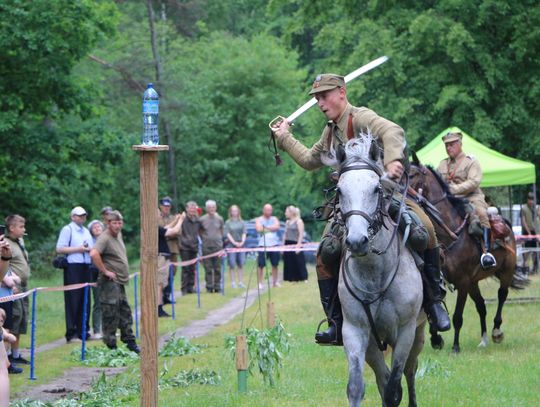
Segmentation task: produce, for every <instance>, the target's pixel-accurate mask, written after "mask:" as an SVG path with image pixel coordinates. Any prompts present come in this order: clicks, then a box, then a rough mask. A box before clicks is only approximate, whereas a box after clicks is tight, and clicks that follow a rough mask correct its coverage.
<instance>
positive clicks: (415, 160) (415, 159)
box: [411, 151, 420, 167]
mask: <svg viewBox="0 0 540 407" xmlns="http://www.w3.org/2000/svg"><path fill="white" fill-rule="evenodd" d="M411 155H412V162H413V164H414V165H416V166H417V167H419V166H420V159H419V158H418V156H417V155H416V151H413V152H412V154H411Z"/></svg>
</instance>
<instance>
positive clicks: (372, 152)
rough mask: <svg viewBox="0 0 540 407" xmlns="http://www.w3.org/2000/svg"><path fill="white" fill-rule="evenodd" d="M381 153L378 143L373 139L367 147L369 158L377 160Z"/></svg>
mask: <svg viewBox="0 0 540 407" xmlns="http://www.w3.org/2000/svg"><path fill="white" fill-rule="evenodd" d="M380 155H381V150H380V148H379V144H377V142H376V141H375V140H373V141H372V142H371V147H370V148H369V158H371V159H372V160H373V161H379V157H380Z"/></svg>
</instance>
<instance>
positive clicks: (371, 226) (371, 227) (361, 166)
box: [337, 160, 386, 241]
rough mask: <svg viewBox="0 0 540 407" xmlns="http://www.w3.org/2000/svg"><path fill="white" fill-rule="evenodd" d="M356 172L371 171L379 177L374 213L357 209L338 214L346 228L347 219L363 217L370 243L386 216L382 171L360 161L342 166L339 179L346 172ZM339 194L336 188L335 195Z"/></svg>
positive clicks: (368, 162) (372, 163)
mask: <svg viewBox="0 0 540 407" xmlns="http://www.w3.org/2000/svg"><path fill="white" fill-rule="evenodd" d="M358 170H369V171H373V172H375V173H376V174H377V176H378V177H379V187H378V191H379V192H378V197H377V206H376V208H375V211H373V213H371V214H368V213H366V212H364V211H361V210H359V209H351V210H350V211H347V212H341V211H340V212H339V213H340V214H341V222H342V223H343V225H344V226H345V228H346V227H347V224H346V222H347V219H348V218H350V217H351V216H361V217H363V218H364V219H365V220H366V221H367V223H368V233H369V239H370V241H371V240H372V239H373V237H374V236H375V235H376V234H377V232H378V231H379V230H380V229H381V227H382V226H383V225H384V221H383V216H384V215H385V214H386V212H385V209H384V205H383V202H384V196H383V187H382V184H381V181H380V179H381V177H382V175H383V172H382V169H381V168H380V167H379V166H378V165H377V164H375V163H374V162H371V161H368V160H361V162H360V163H358V164H351V165H347V166H344V167H342V168H340V170H339V177H341V175H343V174H344V173H346V172H348V171H358ZM339 194H340V191H339V188H337V195H339Z"/></svg>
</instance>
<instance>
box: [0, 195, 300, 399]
mask: <svg viewBox="0 0 540 407" xmlns="http://www.w3.org/2000/svg"><path fill="white" fill-rule="evenodd" d="M172 207H173V201H172V199H171V198H170V197H163V198H161V199H160V200H159V214H158V248H157V249H158V278H157V281H158V286H157V287H156V290H157V294H158V303H159V304H158V309H157V315H158V316H159V317H169V316H170V315H169V313H168V312H167V311H166V310H165V309H164V307H165V305H167V304H171V302H172V301H173V298H174V297H173V293H172V287H171V284H170V283H171V280H172V279H171V275H172V276H173V278H174V276H175V275H176V268H177V264H178V262H179V261H180V260H182V261H184V262H186V261H190V260H193V259H195V258H196V257H197V256H198V255H203V256H209V257H207V258H205V259H203V261H202V265H203V267H204V273H205V276H204V280H205V289H206V291H207V292H208V293H219V292H221V291H222V289H223V285H222V284H223V282H222V270H221V263H222V258H221V256H212V254H216V253H218V252H222V250H223V249H224V248H225V249H230V251H229V252H228V253H227V259H226V262H227V264H228V269H229V277H230V285H231V287H232V288H245V287H246V284H245V283H244V265H245V263H246V253H245V252H244V251H241V252H238V251H235V250H232V249H242V248H244V247H245V245H246V239H247V224H246V222H245V221H244V220H243V218H242V211H241V208H240V207H239V206H238V205H232V206H231V207H230V208H228V211H227V219H226V220H224V219H223V217H222V216H220V215H219V213H218V206H217V203H216V201H214V200H208V201H206V202H205V205H204V207H205V213H204V214H203V213H202V212H203V211H202V209H201V208H199V206H198V205H197V203H196V202H194V201H189V202H187V203H186V204H185V212H182V213H178V214H174V213H173V211H172ZM285 217H286V222H285V229H284V231H281V233H280V227H281V226H280V221H279V219H278V218H277V217H276V216H274V215H273V207H272V205H270V204H265V205H264V206H263V207H262V213H261V216H259V217H257V218H256V219H255V230H256V232H257V233H258V246H259V247H264V248H271V247H275V246H281V245H301V244H302V242H303V239H304V223H303V221H302V219H301V217H300V211H299V210H298V208H296V207H294V206H288V207H287V208H286V209H285ZM67 218H68V222H67V223H66V224H65V225H64V226H63V227H62V228H61V229H60V232H59V235H58V239H57V242H56V253H57V254H58V255H59V256H61V260H62V262H61V265H60V266H56V267H61V268H62V270H63V283H64V286H67V285H73V284H83V285H84V284H85V283H94V284H92V289H91V296H90V298H87V301H86V308H85V298H84V297H85V295H84V291H85V289H84V288H79V289H72V290H67V291H64V292H63V293H64V313H65V340H66V342H67V343H71V342H77V341H81V340H83V339H85V340H90V339H95V340H102V341H103V342H104V344H105V345H106V346H107V347H108V348H110V349H115V348H116V347H117V339H116V333H117V331H120V340H121V341H122V342H124V343H125V344H126V346H127V348H128V349H129V350H131V351H133V352H136V353H139V351H140V350H139V347H138V345H137V343H136V341H135V336H134V334H133V329H132V325H133V318H132V309H131V307H130V306H129V304H128V301H127V296H126V286H127V284H128V282H129V262H128V257H127V252H126V247H125V244H124V240H123V236H122V228H123V225H124V220H123V216H122V214H121V213H120V212H119V211H118V210H114V209H113V208H112V207H110V206H106V207H104V208H102V210H101V211H100V218H99V219H93V220H90V221H88V213H87V211H86V210H85V209H84V208H83V207H81V206H76V207H74V208H73V209H72V210H71V212H70V213H69V216H68V217H67ZM2 228H3V229H0V253H1V260H0V282H1V284H0V297H5V296H9V295H13V294H18V293H24V292H26V291H28V287H29V279H30V277H31V270H30V262H29V259H28V252H27V250H26V247H25V236H26V219H25V218H24V217H22V216H20V215H16V214H14V215H9V216H8V217H7V218H5V227H2ZM280 258H281V254H280V252H279V251H266V250H263V251H259V252H258V255H257V267H258V273H257V277H258V280H257V283H258V288H259V289H263V288H264V282H265V278H264V276H263V272H264V270H265V267H266V264H267V262H269V263H270V267H271V284H272V286H273V287H279V286H280V281H279V278H278V265H279V262H280ZM283 262H284V270H283V280H285V281H293V282H297V281H306V280H307V278H308V275H307V269H306V263H305V259H304V254H303V252H302V251H300V250H298V251H294V250H293V251H286V252H285V253H283ZM195 291H196V265H195V264H194V263H193V264H189V265H186V266H182V267H181V293H182V295H189V294H193V293H195ZM85 314H86V315H87V316H88V318H84V315H85ZM84 321H86V322H84ZM83 324H85V326H83ZM27 330H28V297H24V298H20V299H16V300H13V301H6V302H1V303H0V394H6V392H7V393H8V392H9V381H8V379H7V377H8V376H7V375H8V374H19V373H22V372H23V368H22V366H24V365H28V364H29V361H28V360H27V359H26V358H25V357H23V355H22V354H21V352H20V338H21V335H25V334H26V333H27ZM84 335H85V336H84ZM2 342H3V344H2ZM4 389H7V390H6V391H4ZM8 400H9V399H8ZM2 402H3V400H2V399H1V396H0V405H2ZM4 404H5V403H4Z"/></svg>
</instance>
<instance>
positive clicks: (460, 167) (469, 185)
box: [437, 152, 484, 200]
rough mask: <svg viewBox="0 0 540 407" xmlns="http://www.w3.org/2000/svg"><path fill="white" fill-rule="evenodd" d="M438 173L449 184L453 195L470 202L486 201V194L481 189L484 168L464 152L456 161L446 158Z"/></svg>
mask: <svg viewBox="0 0 540 407" xmlns="http://www.w3.org/2000/svg"><path fill="white" fill-rule="evenodd" d="M437 171H439V173H440V174H441V175H442V177H443V179H444V180H445V181H446V182H448V186H449V188H450V192H451V193H452V194H453V195H455V196H458V197H461V198H465V197H466V198H468V199H469V200H476V199H482V200H483V199H484V194H483V192H482V190H481V189H480V181H482V168H481V167H480V163H479V162H478V160H476V158H474V157H473V156H470V155H466V154H465V153H463V152H462V153H461V154H459V155H458V156H457V157H456V158H455V159H451V158H450V157H448V158H445V159H444V160H442V161H441V163H440V164H439V167H438V168H437Z"/></svg>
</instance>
